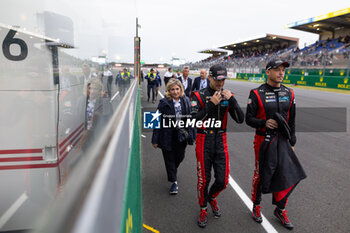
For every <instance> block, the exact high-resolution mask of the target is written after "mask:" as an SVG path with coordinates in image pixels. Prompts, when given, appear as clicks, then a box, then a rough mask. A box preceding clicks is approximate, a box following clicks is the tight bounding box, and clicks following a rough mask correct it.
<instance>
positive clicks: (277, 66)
mask: <svg viewBox="0 0 350 233" xmlns="http://www.w3.org/2000/svg"><path fill="white" fill-rule="evenodd" d="M286 67H289V63H287V62H284V61H282V60H280V59H274V60H271V61H270V62H268V64H267V65H266V74H267V82H266V83H265V84H262V85H261V86H260V87H258V88H256V89H253V90H251V91H250V95H249V99H248V105H247V112H246V123H247V124H248V125H249V126H251V127H253V128H255V129H256V133H255V138H254V152H255V170H254V176H253V182H252V183H253V187H252V201H253V203H254V205H253V213H252V217H253V219H254V220H255V221H256V222H258V223H261V222H262V216H261V213H260V209H261V207H260V202H261V194H262V186H261V185H262V184H261V174H260V172H261V170H259V154H260V148H261V145H262V143H263V142H264V140H265V136H266V135H267V134H272V133H274V132H275V131H276V130H277V128H278V123H277V121H276V120H275V119H274V115H275V113H276V112H279V113H281V115H282V116H283V117H284V118H285V119H286V121H287V123H288V125H289V127H290V136H291V137H290V140H289V143H290V145H291V146H292V149H293V150H294V145H295V143H296V136H295V99H294V92H293V90H292V89H289V88H287V87H285V86H284V85H282V84H281V83H282V81H283V77H284V74H285V68H286ZM295 186H296V184H295V185H293V186H291V187H289V188H288V189H285V190H282V191H279V192H273V194H272V202H273V204H275V205H276V206H277V207H276V209H275V211H274V214H275V216H276V217H278V218H279V219H280V221H281V223H282V224H283V226H284V227H286V228H288V229H292V228H293V225H292V223H291V222H290V221H289V219H288V217H287V211H286V210H285V206H286V204H287V201H288V196H289V195H290V194H291V192H292V191H293V189H294V188H295Z"/></svg>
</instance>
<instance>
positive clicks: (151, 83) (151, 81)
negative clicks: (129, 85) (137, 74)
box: [145, 68, 157, 103]
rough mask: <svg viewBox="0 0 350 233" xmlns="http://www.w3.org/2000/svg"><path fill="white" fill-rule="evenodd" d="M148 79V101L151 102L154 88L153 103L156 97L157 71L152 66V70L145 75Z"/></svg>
mask: <svg viewBox="0 0 350 233" xmlns="http://www.w3.org/2000/svg"><path fill="white" fill-rule="evenodd" d="M145 79H147V101H148V102H149V98H150V92H151V90H152V103H154V97H155V91H156V90H155V89H156V85H157V80H156V79H157V73H156V71H155V70H154V69H153V68H152V69H151V70H150V72H149V73H148V74H147V76H146V77H145Z"/></svg>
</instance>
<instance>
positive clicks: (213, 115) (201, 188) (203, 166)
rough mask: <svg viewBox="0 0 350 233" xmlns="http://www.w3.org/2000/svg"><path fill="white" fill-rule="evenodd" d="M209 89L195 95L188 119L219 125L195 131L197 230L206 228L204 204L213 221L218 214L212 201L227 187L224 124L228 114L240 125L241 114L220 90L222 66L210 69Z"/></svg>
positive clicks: (226, 92) (229, 94) (230, 96)
mask: <svg viewBox="0 0 350 233" xmlns="http://www.w3.org/2000/svg"><path fill="white" fill-rule="evenodd" d="M208 78H209V80H210V84H209V86H207V87H206V88H204V89H202V90H200V91H197V92H195V93H194V95H193V99H192V102H191V106H192V107H191V115H192V117H193V118H195V119H196V120H197V121H198V120H204V121H205V120H214V121H217V122H220V124H219V125H215V126H211V127H207V128H205V127H201V128H197V138H196V158H197V177H198V185H197V192H198V202H199V205H200V208H201V210H200V214H199V217H198V220H197V223H198V226H199V227H202V228H203V227H205V226H206V225H207V220H208V218H207V203H208V202H209V204H210V206H211V208H212V211H213V213H214V215H215V217H216V218H219V217H220V216H221V211H220V208H219V206H218V203H217V200H216V198H217V197H218V195H219V194H220V192H221V191H222V190H224V189H225V188H226V186H227V183H228V177H229V174H230V162H229V154H228V151H229V150H228V146H227V134H226V124H227V119H228V116H227V115H228V113H229V114H230V116H231V117H232V119H234V120H235V121H236V122H237V123H239V124H241V123H243V121H244V113H243V111H242V109H241V108H240V106H239V105H238V102H237V100H236V99H235V97H234V94H233V93H232V92H231V91H229V90H227V89H223V87H224V84H225V79H226V78H227V70H226V68H225V67H224V66H222V65H214V66H212V67H210V70H209V76H208ZM212 168H213V169H214V177H215V181H214V183H213V184H212V185H211V187H210V189H209V183H210V179H211V169H212Z"/></svg>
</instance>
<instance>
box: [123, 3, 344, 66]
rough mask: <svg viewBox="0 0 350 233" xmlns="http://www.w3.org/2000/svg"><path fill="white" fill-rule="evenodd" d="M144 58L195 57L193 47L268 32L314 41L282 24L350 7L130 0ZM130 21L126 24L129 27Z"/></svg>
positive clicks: (204, 47) (325, 4) (147, 60)
mask: <svg viewBox="0 0 350 233" xmlns="http://www.w3.org/2000/svg"><path fill="white" fill-rule="evenodd" d="M125 2H129V1H125ZM131 2H132V1H130V3H129V4H130V5H129V7H130V10H131V11H136V12H137V16H138V17H139V23H140V24H141V26H142V27H141V29H140V30H139V35H140V36H141V38H142V58H143V59H144V60H145V62H147V63H148V62H161V61H165V62H169V61H170V59H171V57H172V56H175V57H179V58H183V59H186V60H187V61H197V60H200V59H204V58H206V57H207V56H208V55H205V54H199V53H198V51H200V50H203V49H207V48H215V47H217V46H220V45H226V44H229V43H232V42H234V41H237V40H238V41H240V40H245V39H247V38H248V39H249V38H255V37H256V36H259V35H262V34H265V33H272V34H277V35H286V36H291V37H297V38H299V39H300V45H299V46H300V47H304V43H308V44H309V43H311V42H314V41H315V40H316V39H317V38H318V37H317V36H316V35H314V34H311V33H305V32H301V31H297V30H292V29H284V28H283V26H284V25H286V24H288V23H292V22H295V21H298V20H301V19H305V18H311V17H314V16H318V15H321V14H325V13H329V12H333V11H336V10H340V9H344V8H347V7H350V2H349V1H348V0H334V1H326V3H325V2H324V1H316V0H311V1H308V0H294V1H285V0H279V1H277V0H265V1H261V0H243V1H234V0H216V1H215V0H212V1H208V0H202V1H200V0H196V1H191V0H177V1H169V0H147V1H145V0H144V1H142V0H134V6H132V5H133V4H131ZM132 23H133V22H131V25H130V26H132Z"/></svg>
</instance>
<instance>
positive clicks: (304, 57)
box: [185, 35, 350, 69]
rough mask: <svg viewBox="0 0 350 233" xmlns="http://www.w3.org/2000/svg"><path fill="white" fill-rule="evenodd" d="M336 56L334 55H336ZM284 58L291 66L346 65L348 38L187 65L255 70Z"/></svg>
mask: <svg viewBox="0 0 350 233" xmlns="http://www.w3.org/2000/svg"><path fill="white" fill-rule="evenodd" d="M336 55H337V56H336ZM276 56H278V57H283V58H284V59H286V60H288V62H290V63H291V65H292V66H332V65H334V63H335V61H337V62H338V63H341V61H340V60H344V61H343V63H344V64H345V63H346V64H347V60H348V59H349V58H350V36H348V35H347V36H344V37H338V38H336V39H330V38H329V39H326V40H319V41H316V42H315V43H313V44H311V45H309V46H305V47H304V48H302V49H299V48H298V47H287V46H277V47H273V48H264V49H251V50H237V51H234V52H233V53H232V54H230V55H228V56H227V55H226V56H211V57H208V58H206V59H204V60H201V61H198V62H194V63H192V62H191V63H187V64H185V66H189V67H190V68H191V69H201V68H209V67H210V66H212V65H213V64H218V63H219V64H221V65H223V66H225V67H226V68H235V67H246V66H249V67H258V66H261V64H264V63H266V61H267V60H268V59H271V58H273V57H276Z"/></svg>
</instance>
